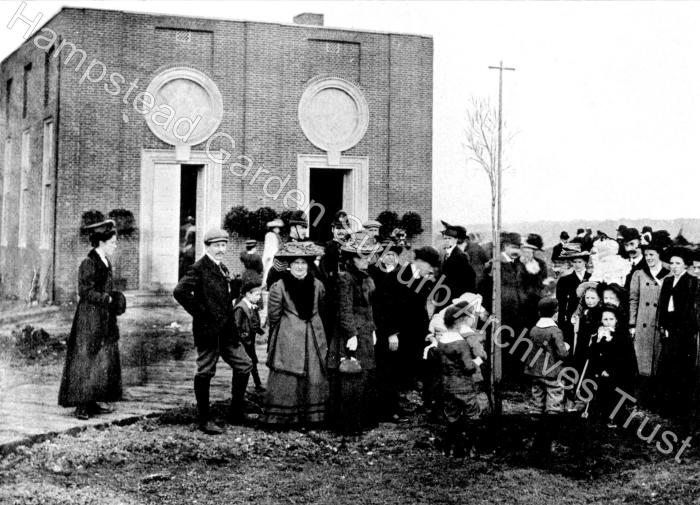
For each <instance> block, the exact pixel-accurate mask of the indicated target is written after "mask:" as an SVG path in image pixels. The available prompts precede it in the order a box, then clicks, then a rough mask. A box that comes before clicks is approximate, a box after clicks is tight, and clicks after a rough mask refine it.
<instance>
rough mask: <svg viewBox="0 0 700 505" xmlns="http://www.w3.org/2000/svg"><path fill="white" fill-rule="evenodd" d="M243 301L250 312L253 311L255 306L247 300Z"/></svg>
mask: <svg viewBox="0 0 700 505" xmlns="http://www.w3.org/2000/svg"><path fill="white" fill-rule="evenodd" d="M243 301H244V302H245V304H246V305H247V306H248V308H249V309H250V310H253V309H255V308H256V307H257V306H256V305H255V304H254V303H251V302H250V301H249V300H248V299H247V298H243Z"/></svg>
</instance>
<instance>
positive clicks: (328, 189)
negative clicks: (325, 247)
mask: <svg viewBox="0 0 700 505" xmlns="http://www.w3.org/2000/svg"><path fill="white" fill-rule="evenodd" d="M344 175H345V171H343V170H337V169H327V168H312V169H311V174H310V180H309V193H310V195H309V200H310V201H313V202H315V203H317V204H320V205H322V206H323V207H322V208H321V207H319V206H318V205H313V206H312V207H311V208H310V209H309V223H310V224H311V228H310V229H309V234H310V236H311V239H312V240H314V241H316V242H325V241H327V240H330V239H331V238H332V236H333V234H332V233H331V223H332V222H333V216H334V215H335V213H336V212H338V211H339V210H340V209H342V208H343V177H344ZM321 213H323V214H322V215H321ZM319 215H320V219H319ZM316 220H318V222H317V221H316ZM314 223H316V224H315V226H314Z"/></svg>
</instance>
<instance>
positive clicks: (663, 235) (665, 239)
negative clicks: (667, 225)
mask: <svg viewBox="0 0 700 505" xmlns="http://www.w3.org/2000/svg"><path fill="white" fill-rule="evenodd" d="M671 246H673V239H672V238H671V234H670V233H669V232H668V231H667V230H656V231H653V232H651V240H650V241H649V243H648V244H642V249H643V250H645V251H646V250H650V249H651V250H654V251H656V252H658V253H659V254H663V252H664V251H665V250H666V249H668V248H669V247H671Z"/></svg>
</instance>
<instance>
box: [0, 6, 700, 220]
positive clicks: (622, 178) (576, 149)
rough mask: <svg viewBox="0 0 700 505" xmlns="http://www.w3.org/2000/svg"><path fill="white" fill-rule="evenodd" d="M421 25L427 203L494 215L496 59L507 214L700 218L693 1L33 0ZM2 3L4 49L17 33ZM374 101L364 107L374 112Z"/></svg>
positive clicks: (699, 51)
mask: <svg viewBox="0 0 700 505" xmlns="http://www.w3.org/2000/svg"><path fill="white" fill-rule="evenodd" d="M64 5H65V6H72V7H83V6H86V7H93V8H104V9H117V10H128V11H137V12H138V11H143V12H159V13H171V14H179V15H189V16H199V17H215V18H226V19H242V20H252V21H269V22H281V23H291V21H292V18H293V17H294V16H295V15H296V14H299V13H301V12H318V13H323V14H324V15H325V25H326V26H329V27H340V28H350V29H361V30H378V31H390V32H400V33H415V34H425V35H430V36H432V37H433V40H434V55H433V58H434V76H433V91H434V101H433V215H434V218H435V219H436V220H437V219H444V220H446V221H449V222H459V223H463V224H472V223H485V222H488V221H489V220H490V192H489V188H488V180H487V178H486V175H485V174H484V172H483V171H482V170H481V169H480V168H479V167H478V166H475V165H473V164H472V163H468V162H467V153H466V151H465V148H464V128H465V124H466V121H465V117H466V112H467V110H468V107H469V104H470V102H471V100H472V98H487V99H489V100H491V101H492V102H493V103H494V105H495V104H496V103H497V97H498V72H496V71H493V70H489V69H488V67H489V66H497V65H498V64H499V62H500V61H503V63H504V65H505V66H508V67H514V68H515V69H516V70H515V71H514V72H505V73H504V86H503V90H504V91H503V106H504V120H505V121H506V124H507V127H508V131H509V132H510V133H511V134H512V135H513V139H512V141H511V142H510V144H508V145H506V146H504V149H505V153H506V155H507V160H508V164H509V169H508V170H507V171H506V172H505V173H504V197H503V220H504V222H506V223H507V222H513V221H517V222H522V221H540V220H577V219H583V218H585V219H590V220H598V219H621V218H628V219H638V218H652V219H672V218H700V205H698V203H697V196H696V195H697V194H698V188H700V170H698V162H697V160H696V157H697V156H698V152H697V151H698V150H697V147H698V145H699V144H700V142H699V140H700V96H699V94H700V69H699V68H700V59H699V58H698V55H700V30H698V29H697V25H698V19H700V16H699V14H700V2H690V1H688V2H669V1H666V2H634V1H626V2H564V1H561V2H533V1H529V2H524V1H520V2H515V1H513V2H510V1H500V2H459V1H451V2H438V1H429V2H418V1H415V2H404V1H401V2H400V1H392V2H383V1H373V2H361V1H353V2H342V1H325V2H321V1H316V2H296V1H284V2H281V1H278V2H272V1H268V2H265V1H262V2H261V1H255V2H233V1H219V2H206V1H197V2H194V1H188V2H177V1H153V0H150V1H149V2H148V3H146V2H145V1H140V2H130V1H121V2H112V1H71V0H64V1H61V2H39V1H36V2H35V1H29V2H27V6H26V7H25V11H24V13H25V15H26V16H30V17H33V16H34V15H36V13H41V14H42V15H43V19H42V21H41V22H42V23H43V22H44V21H46V20H48V19H49V18H50V17H51V16H52V15H53V14H55V13H56V12H57V11H58V10H60V8H61V7H62V6H64ZM19 7H20V2H19V1H14V0H9V1H3V2H0V59H4V58H5V57H6V56H7V55H8V54H10V53H11V52H12V51H13V50H14V49H15V48H16V47H18V46H19V45H20V44H21V43H22V40H23V39H22V36H23V35H24V30H25V26H26V25H22V24H21V23H17V24H15V26H14V27H12V28H8V23H9V21H10V19H11V18H12V15H13V13H15V11H16V10H17V9H18V8H19ZM370 113H371V111H370Z"/></svg>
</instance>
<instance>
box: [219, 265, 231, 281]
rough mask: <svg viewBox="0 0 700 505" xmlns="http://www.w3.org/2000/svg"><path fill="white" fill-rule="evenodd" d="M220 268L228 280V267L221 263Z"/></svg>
mask: <svg viewBox="0 0 700 505" xmlns="http://www.w3.org/2000/svg"><path fill="white" fill-rule="evenodd" d="M219 268H220V269H221V273H222V274H224V277H226V279H227V280H228V278H229V276H228V268H226V265H224V264H223V263H219Z"/></svg>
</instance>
